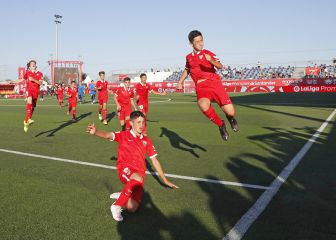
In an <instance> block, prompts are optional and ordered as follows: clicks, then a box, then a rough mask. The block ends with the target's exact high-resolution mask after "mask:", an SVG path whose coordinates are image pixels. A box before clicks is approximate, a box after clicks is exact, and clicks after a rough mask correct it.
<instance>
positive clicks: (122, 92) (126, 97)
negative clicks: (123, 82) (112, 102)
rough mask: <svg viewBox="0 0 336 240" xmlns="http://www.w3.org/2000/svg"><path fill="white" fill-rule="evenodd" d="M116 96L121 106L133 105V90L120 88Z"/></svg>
mask: <svg viewBox="0 0 336 240" xmlns="http://www.w3.org/2000/svg"><path fill="white" fill-rule="evenodd" d="M115 95H116V96H117V100H118V103H119V104H120V105H121V106H129V105H131V99H132V98H133V97H134V91H133V89H132V88H126V87H119V88H118V89H117V90H116V92H115Z"/></svg>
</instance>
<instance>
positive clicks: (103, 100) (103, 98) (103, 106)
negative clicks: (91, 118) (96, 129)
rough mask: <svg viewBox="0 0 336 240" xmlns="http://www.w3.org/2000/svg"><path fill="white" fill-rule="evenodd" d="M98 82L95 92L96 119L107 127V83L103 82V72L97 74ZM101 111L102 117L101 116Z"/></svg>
mask: <svg viewBox="0 0 336 240" xmlns="http://www.w3.org/2000/svg"><path fill="white" fill-rule="evenodd" d="M98 74H99V80H98V81H97V83H96V88H95V90H97V91H98V104H99V107H98V118H99V120H100V121H102V120H103V124H104V125H107V120H106V117H107V101H108V90H107V84H108V82H107V81H105V72H104V71H100V72H99V73H98ZM102 110H103V117H102V115H101V113H102Z"/></svg>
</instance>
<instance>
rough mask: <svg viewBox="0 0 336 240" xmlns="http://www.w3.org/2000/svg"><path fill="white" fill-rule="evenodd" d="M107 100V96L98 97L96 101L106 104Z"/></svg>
mask: <svg viewBox="0 0 336 240" xmlns="http://www.w3.org/2000/svg"><path fill="white" fill-rule="evenodd" d="M107 101H108V97H107V96H103V97H98V103H99V105H103V104H104V103H106V104H107Z"/></svg>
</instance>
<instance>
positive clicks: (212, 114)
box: [203, 106, 223, 127]
mask: <svg viewBox="0 0 336 240" xmlns="http://www.w3.org/2000/svg"><path fill="white" fill-rule="evenodd" d="M203 114H204V115H205V116H206V117H207V118H209V119H210V120H211V121H212V122H213V123H214V124H216V125H217V126H218V127H220V126H222V124H223V121H222V119H220V117H219V116H218V115H217V113H216V112H215V110H214V109H213V108H212V106H210V107H209V109H208V110H206V111H204V112H203Z"/></svg>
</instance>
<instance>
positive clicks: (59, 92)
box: [56, 88, 64, 98]
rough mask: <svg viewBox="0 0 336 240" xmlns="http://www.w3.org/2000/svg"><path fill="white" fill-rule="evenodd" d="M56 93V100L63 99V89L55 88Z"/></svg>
mask: <svg viewBox="0 0 336 240" xmlns="http://www.w3.org/2000/svg"><path fill="white" fill-rule="evenodd" d="M56 93H57V96H58V98H63V93H64V89H63V88H57V90H56Z"/></svg>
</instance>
